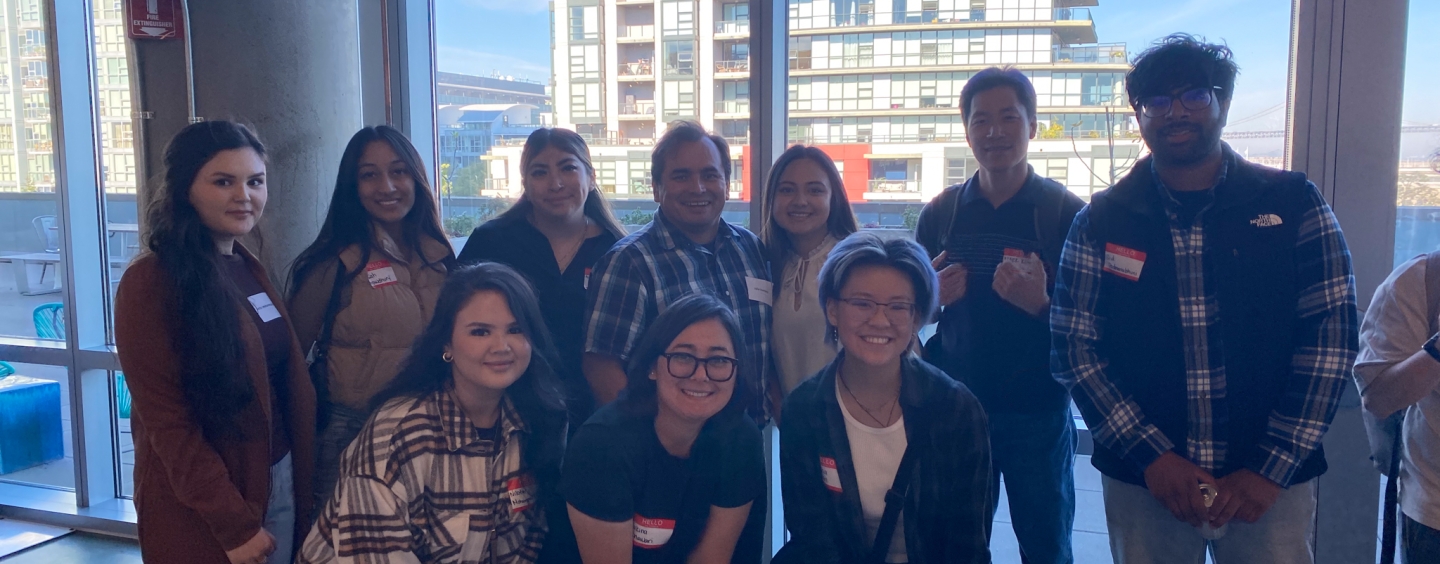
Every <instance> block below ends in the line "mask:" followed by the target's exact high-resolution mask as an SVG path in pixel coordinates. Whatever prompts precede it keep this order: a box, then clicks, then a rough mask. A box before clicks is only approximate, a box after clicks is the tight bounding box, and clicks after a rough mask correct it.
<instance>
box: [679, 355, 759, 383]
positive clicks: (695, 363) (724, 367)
mask: <svg viewBox="0 0 1440 564" xmlns="http://www.w3.org/2000/svg"><path fill="white" fill-rule="evenodd" d="M660 356H661V357H664V358H665V369H666V370H668V371H669V372H670V375H671V376H674V377H676V378H680V379H688V378H690V377H691V376H694V375H695V372H696V371H697V370H699V369H700V365H701V364H704V365H705V378H706V379H708V380H710V381H711V382H728V381H730V379H731V378H734V377H735V365H737V364H739V362H740V361H739V360H736V359H734V358H731V357H728V356H707V357H705V358H700V357H698V356H695V355H693V354H690V353H683V352H681V353H665V354H662V355H660Z"/></svg>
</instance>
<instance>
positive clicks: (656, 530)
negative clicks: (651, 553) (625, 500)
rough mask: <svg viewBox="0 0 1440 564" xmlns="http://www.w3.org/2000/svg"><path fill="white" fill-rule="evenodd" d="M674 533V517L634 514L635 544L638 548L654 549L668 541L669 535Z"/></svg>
mask: <svg viewBox="0 0 1440 564" xmlns="http://www.w3.org/2000/svg"><path fill="white" fill-rule="evenodd" d="M673 534H675V520H674V519H651V518H649V517H645V516H643V515H640V514H639V513H636V514H635V546H638V547H640V548H648V549H655V548H660V547H662V546H665V543H667V542H670V535H673Z"/></svg>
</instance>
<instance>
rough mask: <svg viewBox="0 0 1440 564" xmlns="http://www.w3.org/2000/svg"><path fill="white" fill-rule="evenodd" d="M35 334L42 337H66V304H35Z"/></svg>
mask: <svg viewBox="0 0 1440 564" xmlns="http://www.w3.org/2000/svg"><path fill="white" fill-rule="evenodd" d="M34 317H35V335H37V336H39V337H40V338H41V339H59V340H64V339H65V304H40V305H38V306H35V315H34Z"/></svg>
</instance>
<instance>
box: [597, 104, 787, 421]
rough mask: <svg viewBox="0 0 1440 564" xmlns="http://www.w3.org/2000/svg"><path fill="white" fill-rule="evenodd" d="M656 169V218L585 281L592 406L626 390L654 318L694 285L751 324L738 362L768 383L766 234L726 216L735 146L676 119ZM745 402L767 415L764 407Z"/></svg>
mask: <svg viewBox="0 0 1440 564" xmlns="http://www.w3.org/2000/svg"><path fill="white" fill-rule="evenodd" d="M650 174H651V180H652V181H653V182H654V188H655V201H656V202H657V203H659V204H660V209H659V210H657V211H656V212H655V219H654V220H653V221H651V222H650V224H649V225H646V226H645V227H642V228H640V229H639V230H638V231H636V232H634V233H631V234H630V236H628V237H626V238H624V239H621V240H620V241H619V242H617V243H615V246H614V247H612V248H611V249H610V251H609V252H607V253H605V255H604V256H602V257H600V262H598V263H596V265H595V268H594V271H593V272H592V273H591V276H590V277H589V281H588V282H587V286H588V288H589V298H588V302H589V308H588V312H587V318H588V321H587V322H586V324H585V357H584V361H583V362H584V371H585V378H586V380H588V381H589V382H590V387H591V388H592V389H593V390H594V391H595V402H596V405H604V404H606V403H609V402H611V401H612V400H614V399H615V397H616V396H618V395H619V394H620V390H622V389H624V387H625V366H626V364H625V363H626V362H627V361H628V359H629V357H630V351H631V349H633V348H634V347H635V346H636V345H637V344H638V343H639V342H640V337H641V336H643V335H644V333H645V330H646V329H647V328H649V326H650V322H651V321H653V320H654V319H655V317H656V316H659V315H660V312H662V311H665V308H666V307H667V306H668V305H669V304H670V303H671V302H674V301H675V300H678V299H680V298H681V297H682V296H685V295H687V294H693V293H706V294H710V295H712V296H715V297H716V298H719V299H720V301H722V302H725V303H726V304H727V305H729V306H730V308H731V309H733V310H734V311H735V314H736V315H737V316H738V317H739V318H740V326H741V329H743V330H744V331H745V335H744V341H745V342H743V343H736V345H737V348H738V349H739V350H740V351H741V353H742V355H743V357H742V358H741V367H742V368H743V369H745V370H750V371H752V374H754V375H755V377H754V378H749V380H750V381H751V382H758V383H762V385H763V384H772V383H773V377H771V376H770V373H771V371H770V369H769V368H770V304H771V298H770V292H771V282H770V274H769V268H768V266H767V265H766V262H765V255H764V253H762V252H761V251H760V238H759V237H756V236H755V234H753V233H751V232H749V231H747V230H746V229H745V228H743V227H740V226H736V225H731V224H729V223H726V222H725V220H724V219H722V218H721V217H720V213H721V212H722V211H724V208H725V200H726V199H728V197H729V190H730V188H729V187H730V147H729V145H727V144H726V143H725V139H724V138H723V137H720V136H719V135H713V134H710V133H707V132H706V131H705V129H704V128H702V127H701V126H700V125H699V124H696V123H693V122H677V123H675V124H673V125H672V126H671V128H670V130H669V131H667V132H665V135H664V136H662V137H661V138H660V141H659V142H657V143H656V144H655V150H654V152H653V154H652V155H651V160H650ZM753 391H754V392H755V395H754V396H753V397H756V398H762V397H765V395H764V394H763V393H762V390H760V389H757V390H753ZM748 410H749V412H750V414H751V415H752V416H754V417H756V418H757V419H759V418H762V417H764V413H765V411H764V408H763V407H762V406H760V405H755V406H749V408H748ZM579 424H580V422H578V421H577V422H573V423H572V425H579Z"/></svg>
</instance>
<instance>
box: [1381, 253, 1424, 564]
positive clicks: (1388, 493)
mask: <svg viewBox="0 0 1440 564" xmlns="http://www.w3.org/2000/svg"><path fill="white" fill-rule="evenodd" d="M1425 276H1426V278H1429V277H1430V273H1429V272H1428V271H1427V272H1426V273H1425ZM1402 436H1404V433H1395V443H1394V445H1392V447H1391V450H1390V452H1391V453H1393V454H1391V455H1390V476H1389V477H1388V478H1385V518H1384V523H1383V524H1382V525H1381V527H1382V528H1383V532H1382V533H1381V535H1382V536H1381V539H1383V540H1381V541H1380V564H1395V537H1396V534H1395V533H1396V529H1397V528H1399V527H1397V524H1396V521H1397V520H1398V519H1399V516H1398V515H1396V513H1397V510H1398V509H1399V506H1400V448H1401V440H1400V437H1402Z"/></svg>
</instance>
